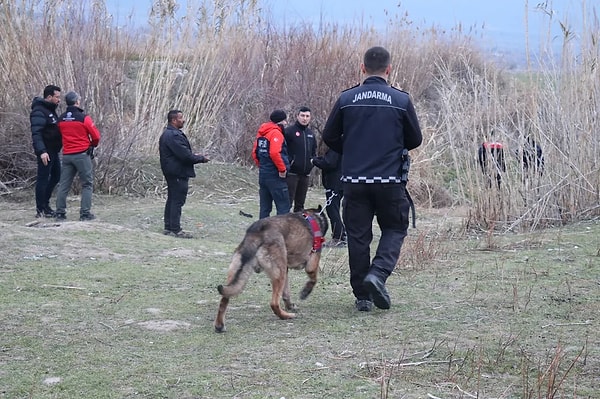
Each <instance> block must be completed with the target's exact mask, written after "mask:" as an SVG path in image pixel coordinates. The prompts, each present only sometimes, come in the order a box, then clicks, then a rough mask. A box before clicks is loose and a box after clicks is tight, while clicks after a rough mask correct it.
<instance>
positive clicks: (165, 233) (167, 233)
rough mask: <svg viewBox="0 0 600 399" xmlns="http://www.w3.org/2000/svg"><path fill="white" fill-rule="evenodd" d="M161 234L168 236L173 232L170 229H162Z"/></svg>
mask: <svg viewBox="0 0 600 399" xmlns="http://www.w3.org/2000/svg"><path fill="white" fill-rule="evenodd" d="M163 234H164V235H166V236H170V235H171V234H173V232H172V231H171V230H167V229H164V230H163Z"/></svg>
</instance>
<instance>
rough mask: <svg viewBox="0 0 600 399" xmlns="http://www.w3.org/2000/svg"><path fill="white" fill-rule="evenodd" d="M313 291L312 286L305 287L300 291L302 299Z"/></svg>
mask: <svg viewBox="0 0 600 399" xmlns="http://www.w3.org/2000/svg"><path fill="white" fill-rule="evenodd" d="M311 292H312V287H311V288H310V289H309V288H306V287H305V288H304V289H303V290H302V291H301V292H300V299H302V300H304V299H306V298H308V296H309V295H310V293H311Z"/></svg>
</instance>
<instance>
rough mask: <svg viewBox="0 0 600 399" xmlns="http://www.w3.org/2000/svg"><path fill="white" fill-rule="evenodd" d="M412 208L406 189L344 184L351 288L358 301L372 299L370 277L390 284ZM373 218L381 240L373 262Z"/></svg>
mask: <svg viewBox="0 0 600 399" xmlns="http://www.w3.org/2000/svg"><path fill="white" fill-rule="evenodd" d="M409 210H410V204H409V202H408V199H407V197H406V185H405V184H404V183H401V184H395V183H394V184H381V183H372V184H363V183H358V184H357V183H344V210H343V217H344V224H345V226H346V234H347V236H348V237H347V238H348V258H349V264H350V285H351V286H352V291H353V293H354V296H355V297H356V298H357V299H368V298H369V294H368V292H367V291H366V290H365V289H364V287H363V280H364V278H365V277H366V276H367V274H369V273H370V274H374V275H375V276H377V277H379V278H381V279H383V280H384V281H385V280H387V278H388V277H389V275H390V274H391V273H392V271H393V270H394V267H395V266H396V262H397V261H398V257H399V256H400V249H401V248H402V244H403V243H404V238H405V237H406V234H407V230H408V213H409ZM373 217H377V224H378V225H379V228H380V229H381V238H380V239H379V244H378V245H377V250H376V252H375V257H374V258H373V260H372V261H371V247H370V246H371V241H373V228H372V223H373Z"/></svg>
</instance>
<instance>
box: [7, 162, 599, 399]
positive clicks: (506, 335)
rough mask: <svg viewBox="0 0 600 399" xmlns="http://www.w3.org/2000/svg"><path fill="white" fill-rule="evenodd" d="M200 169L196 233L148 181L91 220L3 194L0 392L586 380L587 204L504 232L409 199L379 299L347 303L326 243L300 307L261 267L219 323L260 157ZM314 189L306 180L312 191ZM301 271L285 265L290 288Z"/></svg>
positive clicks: (437, 392)
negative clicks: (282, 313)
mask: <svg viewBox="0 0 600 399" xmlns="http://www.w3.org/2000/svg"><path fill="white" fill-rule="evenodd" d="M198 172H199V173H198V174H199V176H198V178H197V179H196V180H194V183H193V184H194V185H193V190H192V191H193V192H192V195H191V196H190V197H189V200H188V203H187V204H186V205H185V207H184V211H183V225H184V226H185V227H186V228H187V229H188V230H190V231H192V232H193V233H194V234H195V235H196V238H194V239H191V240H180V239H176V238H173V237H167V236H164V235H162V234H161V229H162V207H163V205H164V199H163V198H160V196H153V197H150V196H149V197H146V198H137V197H127V196H105V195H98V196H96V197H95V198H94V209H93V210H94V212H95V213H96V215H97V217H98V219H97V220H96V221H93V222H79V221H76V220H75V221H71V220H67V221H66V222H61V223H55V222H54V221H53V220H51V219H46V220H43V221H40V223H38V224H35V225H31V226H29V227H28V224H30V222H34V221H35V219H34V218H33V214H34V212H33V210H34V203H33V201H32V200H31V198H24V199H21V200H20V201H18V202H15V201H2V202H0V213H1V214H2V215H3V217H2V220H1V221H0V228H1V230H2V238H1V240H0V251H1V253H2V258H3V259H2V264H1V266H0V297H1V298H2V306H1V308H0V324H1V325H2V329H1V330H0V397H1V398H7V399H9V398H10V399H15V398H17V399H21V398H23V399H24V398H35V399H45V398H84V397H85V398H173V399H181V398H237V399H242V398H256V399H258V398H276V399H280V398H325V397H328V398H329V397H332V398H349V397H352V398H369V399H370V398H406V399H417V398H419V399H420V398H423V399H425V398H444V399H450V398H489V399H491V398H498V399H500V398H502V399H512V398H527V399H539V398H546V399H548V398H555V399H558V398H595V397H597V394H598V386H599V384H600V380H599V377H598V376H599V375H600V356H599V353H600V334H599V333H598V331H599V328H598V315H599V314H600V289H599V288H598V285H599V284H600V280H599V274H598V270H600V269H599V267H600V238H599V237H600V224H599V223H598V221H597V220H596V221H589V222H581V223H576V224H572V225H569V226H566V227H557V228H549V229H541V230H538V231H536V232H533V233H519V234H516V233H508V234H502V235H500V234H496V233H495V232H494V231H493V230H491V231H478V230H476V229H466V227H465V226H466V220H467V214H468V212H467V210H465V209H462V208H444V209H437V210H431V209H430V210H428V209H423V208H420V207H419V208H418V209H417V211H418V221H417V229H412V228H411V229H410V230H409V237H408V239H407V241H406V244H405V246H404V250H403V254H402V256H401V259H400V261H399V264H398V266H397V269H396V271H395V273H394V275H393V276H392V277H390V279H389V281H388V289H389V291H390V295H391V297H392V308H391V309H390V310H389V311H380V310H375V311H373V312H371V313H359V312H357V311H356V310H355V309H354V306H353V297H352V294H351V289H350V286H349V282H348V271H347V254H346V250H345V249H325V250H324V252H323V258H322V264H321V273H320V280H319V282H318V284H317V286H316V288H315V291H314V292H313V293H312V294H311V296H310V297H309V298H308V299H307V300H305V301H302V302H300V301H299V300H297V301H296V302H297V304H298V305H299V314H298V318H296V319H294V320H290V321H282V320H279V319H277V318H276V317H275V316H274V315H273V313H272V312H271V310H270V308H269V305H268V301H269V298H270V287H269V280H268V278H266V277H265V276H264V275H262V274H258V275H255V276H252V277H251V279H250V281H249V283H248V286H247V288H246V290H245V291H244V292H243V293H242V294H241V295H240V296H239V297H237V298H234V299H233V300H232V301H231V306H230V308H229V309H228V314H227V324H228V331H227V332H226V333H225V334H217V333H215V332H214V331H213V326H212V322H213V320H214V316H215V314H216V310H217V304H218V300H219V295H218V293H217V290H216V287H217V285H218V284H221V283H223V282H224V279H225V274H226V268H227V266H228V264H229V261H230V259H231V255H232V253H233V250H234V249H235V247H236V246H237V244H238V243H239V241H240V240H241V238H242V237H243V234H244V231H245V228H246V227H247V226H248V225H249V224H250V223H251V221H252V220H253V219H250V218H247V217H243V216H241V215H240V213H239V211H240V210H242V211H244V212H245V213H249V214H253V215H255V216H254V217H255V218H256V215H257V211H258V207H257V193H256V186H255V184H254V182H255V181H256V175H255V173H254V172H251V171H248V170H246V169H245V168H240V167H232V166H227V165H217V164H214V165H210V164H207V165H202V167H200V168H198ZM215 174H218V175H220V176H223V177H224V179H225V180H221V181H220V182H218V185H217V186H215V185H211V184H210V183H209V182H210V181H214V180H212V179H210V177H211V176H214V175H215ZM220 185H223V186H222V187H226V186H229V187H235V189H229V190H228V191H221V192H219V190H220V188H219V187H221V186H220ZM323 200H324V196H323V193H322V189H319V188H313V189H311V191H310V192H309V200H308V203H314V204H315V205H316V204H318V203H323ZM77 206H78V198H77V197H73V198H72V201H69V210H70V211H71V212H74V213H75V214H77ZM376 241H377V235H376V238H375V242H376ZM304 280H305V276H304V274H303V273H301V272H300V273H299V272H296V271H293V272H292V274H291V288H292V293H293V297H295V298H297V295H298V293H299V290H300V287H301V286H302V285H303V283H304Z"/></svg>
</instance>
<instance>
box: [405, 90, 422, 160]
mask: <svg viewBox="0 0 600 399" xmlns="http://www.w3.org/2000/svg"><path fill="white" fill-rule="evenodd" d="M422 142H423V134H422V133H421V128H420V127H419V120H418V119H417V113H416V111H415V108H414V106H413V104H412V101H410V98H409V99H408V103H407V104H406V123H405V125H404V147H405V148H406V149H408V150H412V149H413V148H417V147H418V146H420V145H421V143H422Z"/></svg>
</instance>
